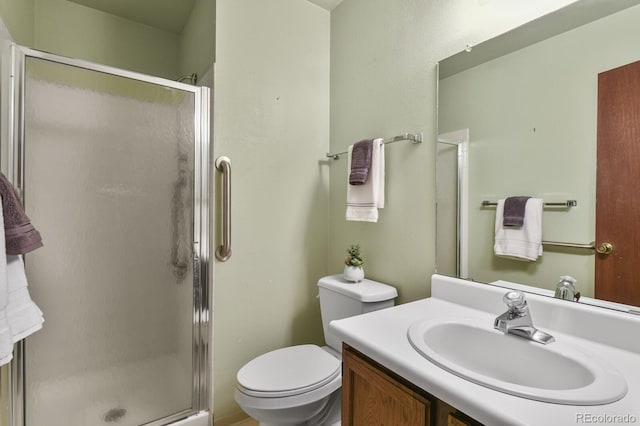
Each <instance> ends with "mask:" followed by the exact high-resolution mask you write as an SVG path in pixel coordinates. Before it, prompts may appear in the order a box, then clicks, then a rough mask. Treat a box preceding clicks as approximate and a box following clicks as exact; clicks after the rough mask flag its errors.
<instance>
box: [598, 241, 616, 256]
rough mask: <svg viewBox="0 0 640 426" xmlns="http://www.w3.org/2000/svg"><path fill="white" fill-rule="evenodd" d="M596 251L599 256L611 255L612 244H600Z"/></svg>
mask: <svg viewBox="0 0 640 426" xmlns="http://www.w3.org/2000/svg"><path fill="white" fill-rule="evenodd" d="M596 251H597V252H598V253H599V254H605V255H607V254H611V252H613V244H611V243H600V244H598V245H597V246H596Z"/></svg>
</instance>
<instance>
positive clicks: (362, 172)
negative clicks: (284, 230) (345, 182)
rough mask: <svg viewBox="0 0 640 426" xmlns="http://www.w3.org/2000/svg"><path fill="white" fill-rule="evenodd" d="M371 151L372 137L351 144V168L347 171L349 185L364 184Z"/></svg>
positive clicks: (367, 174)
mask: <svg viewBox="0 0 640 426" xmlns="http://www.w3.org/2000/svg"><path fill="white" fill-rule="evenodd" d="M372 152H373V139H365V140H362V141H360V142H357V143H355V144H353V150H352V151H351V170H350V173H349V184H350V185H364V184H365V183H367V178H368V177H369V170H370V169H371V153H372Z"/></svg>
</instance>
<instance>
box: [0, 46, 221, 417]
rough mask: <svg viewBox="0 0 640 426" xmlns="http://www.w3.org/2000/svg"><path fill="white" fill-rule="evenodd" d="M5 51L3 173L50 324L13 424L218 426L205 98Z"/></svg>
mask: <svg viewBox="0 0 640 426" xmlns="http://www.w3.org/2000/svg"><path fill="white" fill-rule="evenodd" d="M10 50H11V56H12V59H11V63H12V67H13V70H12V71H11V73H10V76H9V77H8V78H9V81H8V84H9V89H10V90H9V92H10V98H11V99H10V101H8V102H7V101H5V105H4V107H5V109H6V110H7V111H6V112H8V119H7V123H8V130H9V131H8V132H4V131H3V136H6V137H4V138H3V144H2V159H3V161H2V167H3V171H4V172H5V174H6V175H7V176H8V177H9V179H10V180H11V181H12V182H13V183H14V185H15V186H16V187H17V188H18V190H19V192H20V194H21V195H22V197H23V201H24V206H25V210H26V212H27V215H28V216H29V217H30V218H31V220H32V223H33V224H34V225H35V226H36V227H37V228H38V230H39V231H40V233H41V234H42V236H43V241H44V247H43V248H41V249H39V250H36V251H34V252H33V253H30V254H28V255H27V256H26V257H25V264H26V272H27V277H28V280H29V289H30V292H31V296H32V298H33V300H34V301H35V302H36V304H38V306H39V307H40V309H41V310H42V311H43V312H44V316H45V324H44V327H43V329H42V330H40V331H38V332H37V333H35V334H34V335H32V336H30V337H29V338H28V339H26V341H24V342H20V343H18V344H17V345H16V348H15V351H14V361H12V365H11V369H10V373H9V374H10V382H11V383H10V384H11V388H12V392H11V403H10V407H11V409H10V416H9V417H10V420H11V423H10V425H11V426H45V425H46V426H58V425H59V426H101V425H117V426H138V425H149V426H160V425H167V424H172V423H175V424H180V425H209V424H211V416H210V414H209V400H210V391H209V389H210V386H209V378H210V376H209V374H210V373H209V372H210V359H209V358H210V351H209V340H208V335H209V327H210V325H209V297H210V292H209V284H208V281H209V276H210V273H209V270H208V265H209V238H208V234H209V184H208V182H209V167H208V164H209V152H210V150H209V97H210V94H209V89H208V88H205V87H194V86H191V85H188V84H183V83H180V82H175V81H170V80H165V79H162V78H156V77H151V76H147V75H143V74H138V73H134V72H129V71H124V70H120V69H116V68H112V67H108V66H103V65H97V64H93V63H89V62H86V61H82V60H76V59H70V58H64V57H60V56H56V55H52V54H49V53H44V52H40V51H36V50H32V49H28V48H24V47H20V46H16V45H12V46H11V47H10ZM3 78H7V76H5V75H3ZM3 113H4V112H3Z"/></svg>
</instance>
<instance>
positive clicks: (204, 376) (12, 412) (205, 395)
mask: <svg viewBox="0 0 640 426" xmlns="http://www.w3.org/2000/svg"><path fill="white" fill-rule="evenodd" d="M27 58H35V59H40V60H45V61H49V62H53V63H56V64H61V65H67V66H71V67H75V68H81V69H84V70H88V71H95V72H99V73H103V74H109V75H112V76H117V77H123V78H128V79H132V80H138V81H141V82H145V83H151V84H155V85H158V86H163V87H170V88H173V89H178V90H182V91H185V92H191V93H193V94H194V102H195V105H194V139H195V140H194V179H193V180H194V187H193V190H194V197H193V199H194V201H193V203H194V206H193V259H192V263H193V289H194V291H193V308H194V309H193V313H192V314H193V324H192V330H193V331H192V337H193V339H192V366H193V371H192V373H193V374H192V376H193V377H192V392H191V408H189V409H185V410H183V411H180V412H178V413H175V414H172V415H170V416H168V417H164V418H162V419H158V420H154V421H152V422H148V423H145V424H144V426H163V425H167V424H170V423H173V422H176V421H178V420H182V419H185V418H187V417H190V416H193V415H196V414H199V413H202V412H210V407H209V401H210V392H211V384H210V383H209V382H210V366H211V360H210V357H211V352H210V348H209V334H210V333H209V330H210V303H211V300H210V297H211V292H210V288H209V277H210V271H209V265H210V260H209V253H210V238H209V232H210V223H209V222H210V194H209V191H210V188H209V182H210V167H209V164H210V163H211V158H210V152H211V150H210V128H209V123H210V121H209V120H210V90H209V88H208V87H203V86H201V87H196V86H191V85H188V84H185V83H179V82H176V81H172V80H167V79H164V78H161V77H154V76H149V75H146V74H141V73H137V72H133V71H127V70H122V69H119V68H115V67H111V66H107V65H101V64H96V63H93V62H90V61H85V60H81V59H74V58H68V57H64V56H59V55H55V54H52V53H47V52H43V51H39V50H35V49H31V48H27V47H23V46H19V45H17V44H14V43H12V44H11V45H10V61H11V65H10V75H9V87H8V95H9V97H10V99H7V97H4V96H3V98H4V99H7V100H8V102H7V105H6V106H7V108H8V116H7V117H8V120H7V131H6V132H5V131H3V135H2V136H3V138H2V139H3V140H2V144H3V145H5V146H2V147H1V155H0V156H1V157H2V163H1V167H2V169H3V171H4V172H5V174H6V176H7V177H8V178H9V180H11V182H12V183H13V184H14V186H15V187H16V188H17V190H18V192H19V194H20V197H21V201H22V202H23V203H24V192H25V188H24V174H25V158H24V144H25V140H24V136H25V116H24V103H25V81H26V66H25V64H26V60H27ZM3 59H9V58H7V57H6V56H5V58H3ZM5 69H6V68H5ZM5 141H6V142H5ZM27 190H28V188H27ZM26 261H28V259H27V260H25V262H26ZM26 346H27V345H26V344H25V342H24V340H22V341H19V342H18V343H16V344H15V346H14V359H13V361H12V362H11V368H10V371H9V386H10V388H11V392H10V395H9V426H26V424H25V420H26V419H25V409H26V394H25V363H26V358H25V354H26V351H27V349H26Z"/></svg>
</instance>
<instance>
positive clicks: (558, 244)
mask: <svg viewBox="0 0 640 426" xmlns="http://www.w3.org/2000/svg"><path fill="white" fill-rule="evenodd" d="M542 245H545V246H553V247H569V248H578V249H587V250H595V249H596V243H595V241H592V242H590V243H588V244H581V243H564V242H561V241H544V240H543V241H542Z"/></svg>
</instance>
